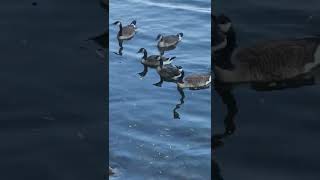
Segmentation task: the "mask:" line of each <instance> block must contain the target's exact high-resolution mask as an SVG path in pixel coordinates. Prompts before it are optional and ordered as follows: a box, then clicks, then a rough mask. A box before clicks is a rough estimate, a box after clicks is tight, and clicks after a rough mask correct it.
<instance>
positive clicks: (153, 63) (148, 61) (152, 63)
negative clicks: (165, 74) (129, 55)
mask: <svg viewBox="0 0 320 180" xmlns="http://www.w3.org/2000/svg"><path fill="white" fill-rule="evenodd" d="M137 53H143V57H142V59H141V64H144V65H147V66H149V67H157V66H159V65H160V61H159V58H161V59H162V61H163V64H164V65H167V64H171V62H172V61H173V59H175V58H176V57H171V58H166V57H164V56H159V55H150V56H148V52H147V50H146V49H145V48H140V50H139V51H138V52H137Z"/></svg>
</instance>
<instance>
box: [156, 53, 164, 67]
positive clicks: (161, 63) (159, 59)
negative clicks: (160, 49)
mask: <svg viewBox="0 0 320 180" xmlns="http://www.w3.org/2000/svg"><path fill="white" fill-rule="evenodd" d="M157 60H158V61H160V68H162V67H163V60H162V56H158V57H157Z"/></svg>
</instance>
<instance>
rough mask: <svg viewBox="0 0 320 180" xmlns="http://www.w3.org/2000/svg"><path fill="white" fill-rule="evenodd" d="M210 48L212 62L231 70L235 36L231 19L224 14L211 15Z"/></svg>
mask: <svg viewBox="0 0 320 180" xmlns="http://www.w3.org/2000/svg"><path fill="white" fill-rule="evenodd" d="M212 28H213V30H212V45H213V47H212V50H213V58H214V64H215V65H216V66H219V67H220V68H223V69H228V70H232V69H233V68H234V67H233V65H232V63H231V56H232V53H233V51H234V49H235V48H236V36H235V32H234V30H233V28H232V24H231V20H230V19H229V18H228V17H227V16H225V15H220V16H218V17H216V16H213V26H212Z"/></svg>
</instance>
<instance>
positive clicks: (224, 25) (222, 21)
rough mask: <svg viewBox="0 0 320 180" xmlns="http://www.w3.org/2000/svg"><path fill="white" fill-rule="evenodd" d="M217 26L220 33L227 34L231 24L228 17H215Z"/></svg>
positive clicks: (222, 15)
mask: <svg viewBox="0 0 320 180" xmlns="http://www.w3.org/2000/svg"><path fill="white" fill-rule="evenodd" d="M216 21H217V25H218V27H219V28H220V29H221V31H222V32H224V33H227V32H229V30H230V29H231V27H232V22H231V20H230V18H229V17H227V16H225V15H224V14H221V15H220V16H218V17H216Z"/></svg>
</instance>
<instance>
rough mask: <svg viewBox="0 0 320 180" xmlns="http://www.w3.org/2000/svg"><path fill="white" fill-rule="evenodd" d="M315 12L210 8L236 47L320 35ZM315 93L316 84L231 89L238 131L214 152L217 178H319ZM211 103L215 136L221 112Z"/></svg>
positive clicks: (234, 5)
mask: <svg viewBox="0 0 320 180" xmlns="http://www.w3.org/2000/svg"><path fill="white" fill-rule="evenodd" d="M319 7H320V4H319V1H315V0H313V1H312V0H311V1H308V2H306V1H298V0H290V1H289V0H280V1H264V0H263V1H254V0H243V1H241V2H240V1H237V0H223V1H217V2H216V6H215V9H216V12H217V13H218V14H220V13H224V14H226V15H227V16H229V17H230V18H231V19H232V21H233V24H234V26H235V30H236V33H237V37H238V42H239V43H238V44H239V46H246V45H250V44H252V43H253V42H256V41H260V40H268V39H281V38H289V37H301V36H305V35H312V34H314V33H315V34H319V29H320V23H319V22H320V16H319V14H320V13H319ZM319 90H320V87H319V85H318V84H316V85H313V86H302V87H300V88H293V89H292V88H291V89H284V90H278V91H265V92H258V91H255V90H253V89H250V88H245V87H240V88H236V89H234V91H233V95H234V97H235V99H236V102H237V106H238V109H239V112H238V113H237V115H236V116H235V122H236V124H237V130H236V133H235V134H234V135H233V136H231V137H229V138H227V139H225V142H224V146H223V147H221V148H218V149H217V151H216V153H215V157H216V162H215V163H216V165H217V166H219V169H220V173H221V176H223V177H224V179H226V180H229V179H230V180H231V179H259V180H270V179H272V180H300V179H304V180H317V179H319V177H320V173H319V172H320V171H319V165H318V162H319V161H320V156H319V153H318V152H319V151H320V143H319V138H320V131H319V128H320V121H319V120H320V118H319V117H320V111H319V99H320V93H319ZM212 101H213V102H214V108H213V113H214V121H215V125H216V126H215V131H216V132H221V131H222V130H223V118H224V115H225V114H224V113H225V107H224V106H222V102H221V97H219V96H217V95H214V99H212ZM217 166H216V167H217ZM216 175H218V173H217V171H216Z"/></svg>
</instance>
